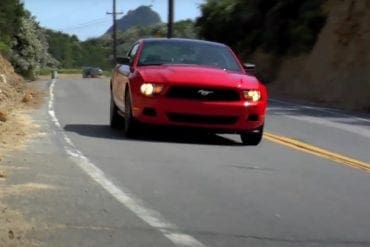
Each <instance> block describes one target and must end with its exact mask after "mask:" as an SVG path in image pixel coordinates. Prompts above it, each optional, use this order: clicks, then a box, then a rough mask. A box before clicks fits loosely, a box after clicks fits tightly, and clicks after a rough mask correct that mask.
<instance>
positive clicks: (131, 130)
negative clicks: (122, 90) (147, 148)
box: [123, 90, 137, 138]
mask: <svg viewBox="0 0 370 247" xmlns="http://www.w3.org/2000/svg"><path fill="white" fill-rule="evenodd" d="M123 132H124V134H125V136H126V137H128V138H133V137H135V135H136V133H137V122H135V119H134V117H133V115H132V104H131V96H130V92H129V91H128V90H126V95H125V128H124V131H123Z"/></svg>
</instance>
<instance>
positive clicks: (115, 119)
mask: <svg viewBox="0 0 370 247" xmlns="http://www.w3.org/2000/svg"><path fill="white" fill-rule="evenodd" d="M109 113H110V114H109V115H110V118H109V120H110V121H109V122H110V127H111V128H112V129H119V128H121V127H122V126H123V119H122V117H121V116H120V115H119V114H118V108H117V106H116V104H115V103H114V100H113V96H112V94H111V96H110V111H109Z"/></svg>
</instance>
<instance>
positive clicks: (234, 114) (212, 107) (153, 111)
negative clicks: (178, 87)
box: [132, 94, 266, 133]
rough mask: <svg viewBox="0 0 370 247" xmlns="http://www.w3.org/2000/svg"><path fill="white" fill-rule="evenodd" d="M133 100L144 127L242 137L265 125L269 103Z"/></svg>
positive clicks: (166, 99) (142, 97)
mask: <svg viewBox="0 0 370 247" xmlns="http://www.w3.org/2000/svg"><path fill="white" fill-rule="evenodd" d="M132 99H133V101H132V106H133V107H132V108H133V109H132V110H133V116H134V118H135V119H136V120H137V121H138V122H141V123H145V124H153V125H170V126H182V127H190V128H202V129H207V130H209V131H215V132H224V133H239V132H243V131H247V130H255V129H257V128H259V127H260V126H261V125H263V124H264V121H265V111H266V101H261V102H257V103H250V102H246V101H232V102H213V101H197V100H184V99H172V98H166V97H161V96H158V97H156V96H154V97H146V96H142V95H141V94H137V95H134V97H132Z"/></svg>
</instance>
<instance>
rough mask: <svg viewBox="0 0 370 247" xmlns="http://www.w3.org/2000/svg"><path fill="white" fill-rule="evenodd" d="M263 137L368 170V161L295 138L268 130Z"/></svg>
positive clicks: (369, 167)
mask: <svg viewBox="0 0 370 247" xmlns="http://www.w3.org/2000/svg"><path fill="white" fill-rule="evenodd" d="M263 137H264V138H265V139H266V140H269V141H271V142H275V143H278V144H281V145H284V146H287V147H291V148H293V149H296V150H299V151H303V152H306V153H309V154H313V155H316V156H319V157H322V158H325V159H328V160H331V161H335V162H337V163H340V164H343V165H346V166H349V167H352V168H356V169H361V170H364V171H367V172H370V163H366V162H364V161H360V160H356V159H353V158H350V157H347V156H344V155H341V154H338V153H334V152H331V151H328V150H325V149H322V148H319V147H316V146H313V145H310V144H307V143H304V142H301V141H298V140H295V139H291V138H288V137H285V136H279V135H275V134H272V133H269V132H265V133H264V135H263Z"/></svg>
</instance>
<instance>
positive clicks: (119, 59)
mask: <svg viewBox="0 0 370 247" xmlns="http://www.w3.org/2000/svg"><path fill="white" fill-rule="evenodd" d="M116 63H117V64H125V65H129V64H130V58H128V57H117V58H116Z"/></svg>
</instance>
